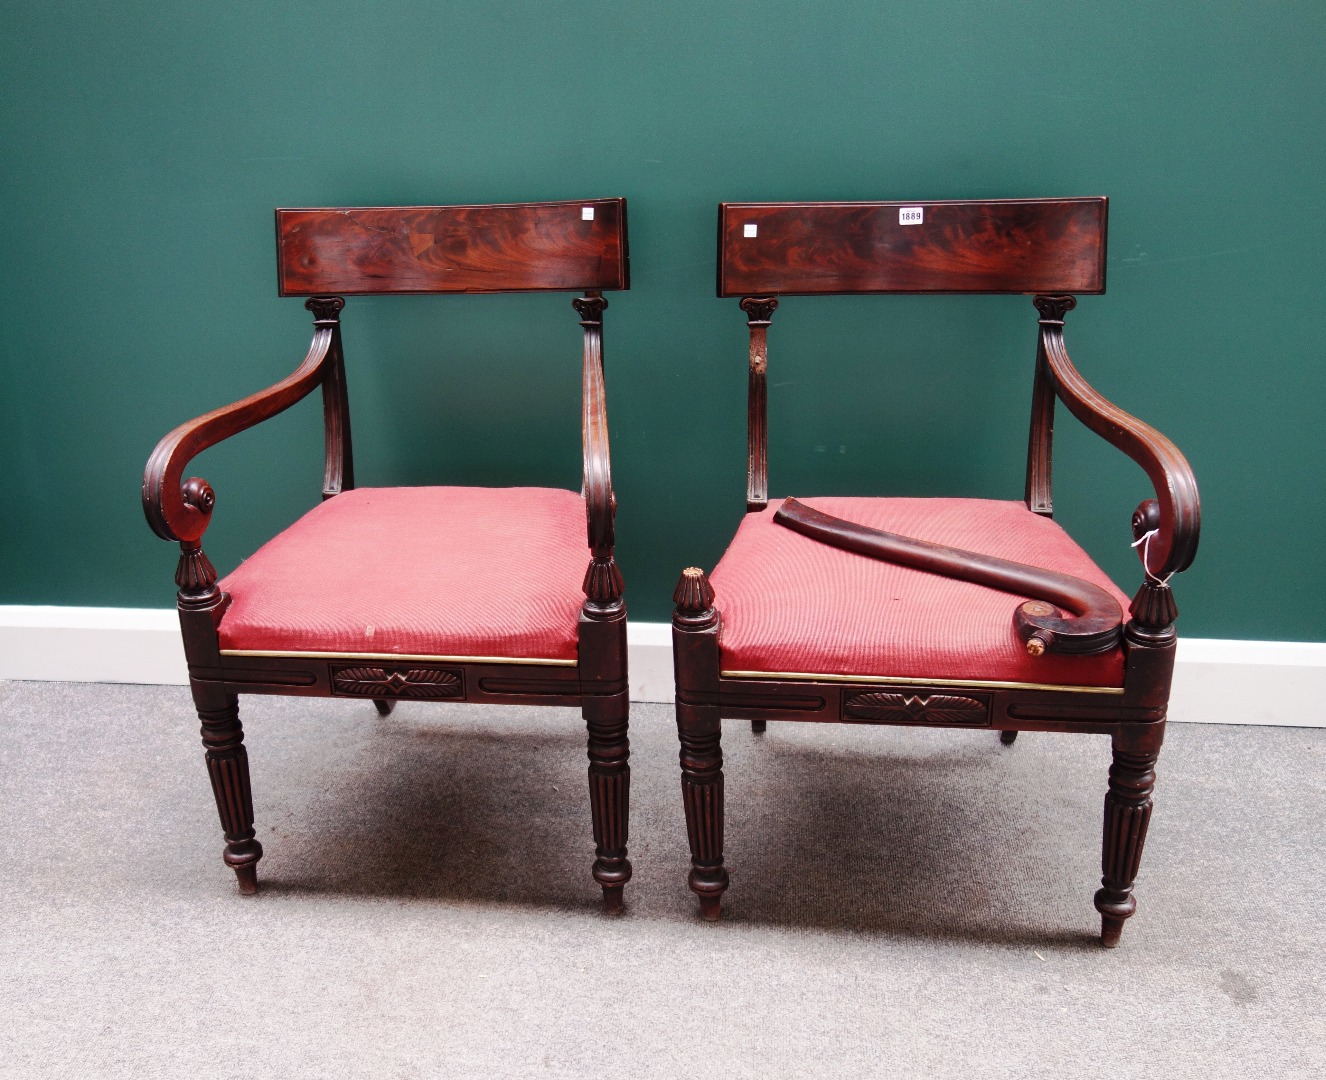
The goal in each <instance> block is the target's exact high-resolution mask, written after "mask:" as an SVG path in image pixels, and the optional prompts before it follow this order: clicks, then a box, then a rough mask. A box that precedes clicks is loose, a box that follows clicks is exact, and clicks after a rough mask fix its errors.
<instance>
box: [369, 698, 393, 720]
mask: <svg viewBox="0 0 1326 1080" xmlns="http://www.w3.org/2000/svg"><path fill="white" fill-rule="evenodd" d="M373 704H374V706H376V708H377V710H378V715H379V716H390V715H391V710H392V709H394V708H396V702H394V701H388V700H387V699H385V698H374V699H373Z"/></svg>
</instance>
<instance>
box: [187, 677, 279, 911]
mask: <svg viewBox="0 0 1326 1080" xmlns="http://www.w3.org/2000/svg"><path fill="white" fill-rule="evenodd" d="M193 699H194V704H195V705H196V706H197V708H198V718H199V719H200V720H201V721H202V722H203V727H202V736H203V746H204V747H205V748H206V751H207V754H206V758H207V774H208V776H210V777H211V780H212V794H213V795H215V796H216V808H217V811H218V812H219V813H220V815H221V828H222V829H223V830H224V832H225V837H226V849H225V852H224V854H223V855H222V858H223V859H225V862H226V865H227V866H229V867H230V868H231V869H232V870H234V871H235V877H236V878H237V879H238V880H239V891H240V892H241V893H244V894H245V895H252V894H253V893H256V892H257V891H258V860H259V859H261V858H262V844H260V843H259V842H258V841H257V839H256V838H255V837H256V835H257V834H256V833H255V832H254V829H253V794H252V792H251V790H250V788H249V755H248V751H246V750H245V749H244V728H243V725H241V724H240V721H239V698H238V696H237V695H235V694H226V693H222V692H221V691H219V690H216V689H213V688H212V687H210V686H201V685H200V684H198V683H194V684H193Z"/></svg>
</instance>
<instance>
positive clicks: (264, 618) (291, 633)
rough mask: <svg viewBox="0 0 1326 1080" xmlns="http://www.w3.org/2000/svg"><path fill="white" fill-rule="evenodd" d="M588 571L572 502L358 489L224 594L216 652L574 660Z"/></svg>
mask: <svg viewBox="0 0 1326 1080" xmlns="http://www.w3.org/2000/svg"><path fill="white" fill-rule="evenodd" d="M589 559H590V555H589V548H588V544H587V540H586V531H585V502H584V499H582V498H581V497H580V496H579V495H577V494H576V493H575V492H572V491H561V490H557V489H553V488H465V487H418V488H358V489H356V490H353V491H346V492H343V493H342V494H340V495H337V496H336V497H335V498H332V499H329V500H327V501H326V502H324V503H322V504H321V505H320V506H318V507H316V508H314V509H313V510H310V511H309V512H308V513H307V514H305V515H304V516H303V517H302V518H300V519H299V520H298V521H297V522H295V523H294V524H293V525H292V526H290V528H288V529H286V530H285V531H284V532H282V533H281V534H280V535H279V536H277V537H276V538H275V539H273V540H271V541H270V542H269V543H267V544H264V545H263V546H262V547H261V548H260V549H259V550H258V551H257V553H256V554H254V555H253V556H252V557H251V558H249V559H247V560H245V561H244V562H243V563H242V564H241V565H240V566H239V568H238V569H236V570H235V572H234V573H232V574H230V575H229V576H228V577H226V578H225V579H224V580H223V581H222V582H221V588H222V589H223V590H225V591H226V592H228V593H230V595H231V597H232V598H233V603H232V604H231V606H230V608H229V610H228V611H227V612H226V614H225V617H224V618H223V619H222V620H221V626H220V640H221V648H222V649H242V650H265V651H278V652H281V651H283V652H329V653H390V654H402V655H412V656H474V657H509V658H518V659H534V658H537V659H544V660H574V659H575V658H576V640H577V626H578V619H579V614H580V605H581V603H582V602H583V600H584V595H583V594H582V592H581V583H582V581H583V580H584V576H585V568H586V567H587V566H588V565H589Z"/></svg>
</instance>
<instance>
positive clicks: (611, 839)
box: [580, 557, 631, 915]
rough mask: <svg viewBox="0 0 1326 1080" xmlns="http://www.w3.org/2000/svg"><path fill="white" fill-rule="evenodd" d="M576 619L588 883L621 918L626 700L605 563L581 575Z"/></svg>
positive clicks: (612, 567)
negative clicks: (589, 842) (590, 840)
mask: <svg viewBox="0 0 1326 1080" xmlns="http://www.w3.org/2000/svg"><path fill="white" fill-rule="evenodd" d="M585 597H586V599H585V604H584V607H583V608H582V609H581V614H580V682H581V695H582V697H581V701H582V705H581V711H582V713H583V715H584V717H585V728H586V730H587V732H588V735H589V742H588V748H589V807H590V815H591V816H592V818H593V822H594V854H595V859H594V868H593V873H594V880H595V881H597V882H598V883H599V886H600V887H601V888H602V889H603V910H604V911H605V912H606V913H608V914H609V915H617V914H620V912H621V911H622V906H623V892H624V888H625V885H626V883H627V882H628V881H630V880H631V863H630V860H628V859H627V857H626V854H627V852H626V841H627V836H628V833H629V825H630V801H631V765H630V759H631V744H630V742H629V740H628V739H627V730H628V718H629V714H630V697H629V692H628V688H627V682H626V671H627V668H626V605H625V603H624V602H623V601H622V579H621V574H620V573H619V572H618V571H617V566H616V564H615V563H614V562H613V560H612V558H611V557H599V558H596V559H594V561H593V562H592V563H591V564H590V567H589V571H588V573H587V574H586V575H585Z"/></svg>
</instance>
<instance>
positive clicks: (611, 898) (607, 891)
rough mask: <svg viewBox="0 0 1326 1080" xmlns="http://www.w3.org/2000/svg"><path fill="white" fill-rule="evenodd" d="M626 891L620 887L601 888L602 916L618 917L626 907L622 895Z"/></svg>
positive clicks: (605, 886) (608, 886)
mask: <svg viewBox="0 0 1326 1080" xmlns="http://www.w3.org/2000/svg"><path fill="white" fill-rule="evenodd" d="M625 891H626V889H625V887H624V886H622V885H604V886H603V914H604V915H620V914H621V913H622V911H623V909H624V908H625V907H626V904H625V900H624V895H623V894H624V893H625Z"/></svg>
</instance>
